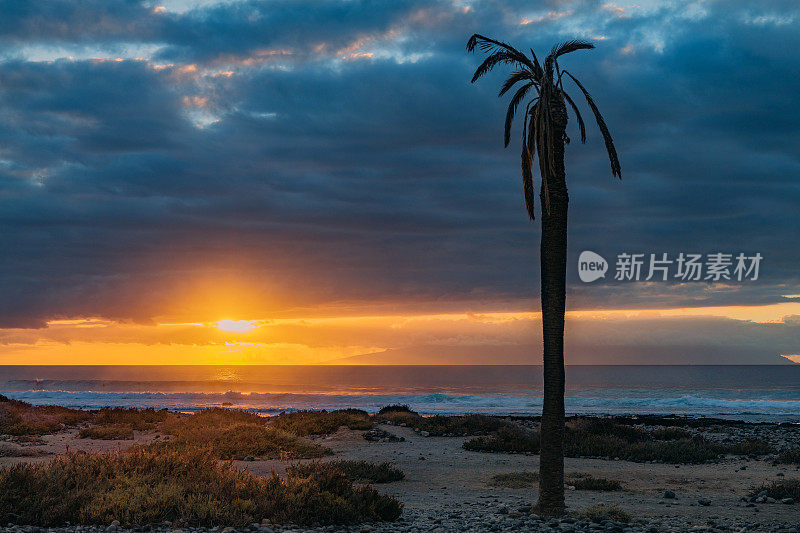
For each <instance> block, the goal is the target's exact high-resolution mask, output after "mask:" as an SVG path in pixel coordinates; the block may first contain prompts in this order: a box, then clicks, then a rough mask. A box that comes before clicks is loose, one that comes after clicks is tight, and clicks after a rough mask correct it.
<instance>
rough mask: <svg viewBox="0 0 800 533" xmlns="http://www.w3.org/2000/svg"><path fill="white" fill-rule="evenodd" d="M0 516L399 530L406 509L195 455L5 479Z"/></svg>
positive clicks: (0, 480) (111, 459)
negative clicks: (364, 525) (384, 525)
mask: <svg viewBox="0 0 800 533" xmlns="http://www.w3.org/2000/svg"><path fill="white" fill-rule="evenodd" d="M0 486H2V487H3V490H2V491H0V510H2V512H3V513H4V515H5V514H9V515H16V517H15V521H17V522H18V523H20V524H26V525H36V526H61V525H63V524H64V523H65V522H71V523H73V524H75V523H78V524H107V523H109V522H111V521H112V520H119V521H120V522H121V523H122V524H125V525H130V524H140V525H144V524H155V523H162V522H165V521H168V522H174V521H181V522H184V523H185V524H187V525H188V526H190V527H199V526H203V527H211V526H213V525H217V524H220V523H222V524H229V525H232V526H238V527H243V526H245V525H247V524H251V523H253V522H255V521H259V520H261V519H263V518H268V519H269V520H271V521H272V522H274V523H278V524H282V523H287V522H292V523H294V524H299V525H311V524H349V523H355V522H363V521H375V520H381V521H386V520H396V519H397V518H398V517H399V516H400V513H401V511H402V505H401V504H400V503H399V502H398V501H397V500H396V499H394V498H392V497H391V496H387V495H384V494H381V493H379V492H377V491H376V490H374V489H373V488H371V487H368V486H354V485H353V484H352V483H351V482H350V481H349V480H348V479H347V478H346V477H345V476H344V475H343V474H342V473H341V472H339V471H336V470H333V469H329V470H327V471H321V472H316V473H314V474H312V475H310V476H307V477H288V478H285V479H284V478H280V477H278V476H277V475H275V474H273V475H272V476H270V477H257V476H254V475H252V474H250V473H248V472H245V471H242V470H239V469H237V468H235V467H233V466H231V465H230V464H225V463H220V462H219V461H218V460H217V459H216V458H215V457H214V456H212V455H210V454H208V453H205V452H202V451H198V450H192V449H181V450H171V451H170V450H157V451H153V450H147V449H136V450H133V451H130V452H126V453H122V454H67V455H63V456H60V457H57V458H56V459H54V460H53V461H50V462H47V463H41V464H20V465H16V466H13V467H11V468H6V469H0Z"/></svg>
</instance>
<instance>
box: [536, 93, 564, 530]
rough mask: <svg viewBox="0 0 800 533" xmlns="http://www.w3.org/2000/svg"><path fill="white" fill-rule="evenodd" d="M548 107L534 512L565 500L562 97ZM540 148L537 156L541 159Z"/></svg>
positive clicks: (555, 512) (556, 509)
mask: <svg viewBox="0 0 800 533" xmlns="http://www.w3.org/2000/svg"><path fill="white" fill-rule="evenodd" d="M558 104H559V102H554V105H553V107H552V108H551V113H552V114H551V117H552V120H553V126H554V127H553V134H554V138H553V158H554V165H553V168H552V169H546V170H545V171H546V172H548V174H547V175H548V185H549V187H548V191H549V196H550V212H549V213H548V212H547V209H545V208H544V194H543V193H544V189H543V188H542V189H541V193H540V197H541V200H542V206H543V208H542V243H541V268H542V272H541V275H542V331H543V337H544V370H543V372H544V403H543V406H542V426H541V454H540V462H539V503H538V505H537V508H538V512H539V513H542V514H545V515H549V516H560V515H561V514H563V512H564V510H565V504H564V311H565V306H566V276H567V208H568V205H569V195H568V194H567V184H566V179H565V172H564V132H565V130H566V125H567V112H566V108H565V107H564V102H563V100H562V101H561V102H560V105H558ZM542 155H543V154H542V153H541V151H540V153H539V158H540V161H541V157H542Z"/></svg>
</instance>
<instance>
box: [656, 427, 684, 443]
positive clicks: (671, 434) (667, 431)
mask: <svg viewBox="0 0 800 533" xmlns="http://www.w3.org/2000/svg"><path fill="white" fill-rule="evenodd" d="M650 436H652V437H653V438H654V439H656V440H681V439H691V438H692V434H691V433H690V432H688V431H686V430H685V429H682V428H676V427H666V428H657V429H654V430H653V431H651V432H650Z"/></svg>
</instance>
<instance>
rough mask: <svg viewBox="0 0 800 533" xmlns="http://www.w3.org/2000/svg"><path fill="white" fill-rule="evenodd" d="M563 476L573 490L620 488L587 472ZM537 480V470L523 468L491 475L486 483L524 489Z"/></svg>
mask: <svg viewBox="0 0 800 533" xmlns="http://www.w3.org/2000/svg"><path fill="white" fill-rule="evenodd" d="M565 478H566V479H565V481H566V484H567V485H571V486H573V487H575V490H596V491H617V490H622V484H621V483H620V482H619V481H616V480H613V479H606V478H598V477H594V476H591V475H589V474H579V473H575V472H573V473H570V474H567V475H566V476H565ZM538 482H539V473H538V472H530V471H527V470H523V471H521V472H509V473H506V474H498V475H496V476H493V477H492V479H490V480H489V483H488V485H489V486H491V487H503V488H507V489H525V488H530V487H533V486H535V485H536V483H538Z"/></svg>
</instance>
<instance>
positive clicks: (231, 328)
mask: <svg viewBox="0 0 800 533" xmlns="http://www.w3.org/2000/svg"><path fill="white" fill-rule="evenodd" d="M257 327H258V325H257V324H256V323H255V322H252V321H250V320H220V321H219V322H217V328H219V329H220V330H222V331H228V332H230V333H247V332H248V331H252V330H254V329H256V328H257Z"/></svg>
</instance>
